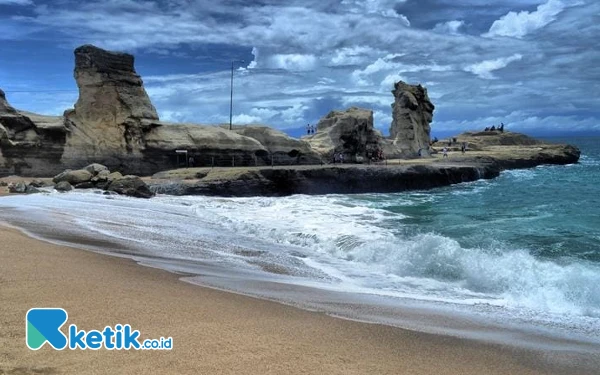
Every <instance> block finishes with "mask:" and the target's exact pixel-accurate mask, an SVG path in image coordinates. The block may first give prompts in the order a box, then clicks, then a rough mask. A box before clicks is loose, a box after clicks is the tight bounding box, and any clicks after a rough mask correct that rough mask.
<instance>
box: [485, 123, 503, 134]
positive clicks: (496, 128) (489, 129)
mask: <svg viewBox="0 0 600 375" xmlns="http://www.w3.org/2000/svg"><path fill="white" fill-rule="evenodd" d="M496 130H498V131H499V132H500V133H504V123H502V122H501V123H500V125H498V127H496V126H494V125H492V126H491V127H487V128H485V130H484V131H486V132H493V131H496Z"/></svg>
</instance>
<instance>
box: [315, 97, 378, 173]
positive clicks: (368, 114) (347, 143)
mask: <svg viewBox="0 0 600 375" xmlns="http://www.w3.org/2000/svg"><path fill="white" fill-rule="evenodd" d="M306 139H307V141H308V142H309V143H310V145H311V147H312V148H313V149H314V150H315V151H317V152H319V153H320V154H321V155H323V156H324V157H325V158H326V159H327V160H332V159H333V154H334V153H342V154H344V160H347V161H354V160H355V158H356V157H359V158H361V157H362V158H365V157H366V155H367V154H368V153H374V152H376V151H377V150H378V149H380V148H382V147H383V136H382V135H381V133H380V132H379V131H377V130H375V128H373V111H371V110H368V109H362V108H357V107H351V108H348V109H347V110H345V111H331V112H329V114H327V115H326V116H325V117H323V118H322V119H321V120H320V121H319V123H318V124H317V132H316V133H315V134H314V135H312V136H309V137H307V138H306Z"/></svg>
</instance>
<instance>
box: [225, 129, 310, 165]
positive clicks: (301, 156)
mask: <svg viewBox="0 0 600 375" xmlns="http://www.w3.org/2000/svg"><path fill="white" fill-rule="evenodd" d="M233 131H234V132H236V133H238V134H240V135H242V136H245V137H249V138H252V139H256V140H257V141H258V142H260V143H261V144H262V145H263V146H264V147H265V148H266V150H267V151H268V152H269V154H270V155H272V156H273V159H274V163H277V164H319V163H320V162H321V156H320V155H319V154H318V153H317V152H315V151H314V150H313V149H312V148H311V147H310V144H309V143H308V142H306V141H304V140H299V139H295V138H292V137H290V136H289V135H287V134H285V133H283V132H281V131H279V130H276V129H273V128H270V127H268V126H260V125H248V126H235V127H234V128H233Z"/></svg>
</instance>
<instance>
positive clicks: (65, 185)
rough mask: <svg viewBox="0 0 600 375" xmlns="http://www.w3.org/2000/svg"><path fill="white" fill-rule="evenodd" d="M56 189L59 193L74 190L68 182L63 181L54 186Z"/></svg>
mask: <svg viewBox="0 0 600 375" xmlns="http://www.w3.org/2000/svg"><path fill="white" fill-rule="evenodd" d="M54 189H55V190H57V191H61V192H65V191H71V190H73V186H72V185H71V184H70V183H68V182H67V181H61V182H59V183H58V184H56V185H55V186H54Z"/></svg>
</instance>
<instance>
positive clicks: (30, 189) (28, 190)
mask: <svg viewBox="0 0 600 375" xmlns="http://www.w3.org/2000/svg"><path fill="white" fill-rule="evenodd" d="M36 193H40V190H39V189H38V188H36V187H35V186H31V185H27V187H26V188H25V194H36Z"/></svg>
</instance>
